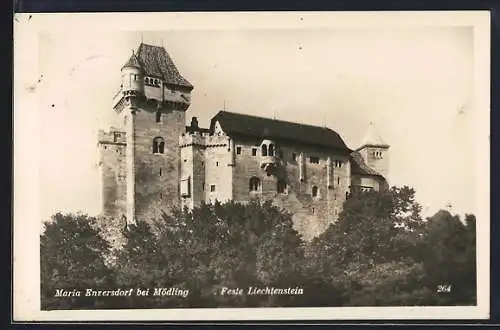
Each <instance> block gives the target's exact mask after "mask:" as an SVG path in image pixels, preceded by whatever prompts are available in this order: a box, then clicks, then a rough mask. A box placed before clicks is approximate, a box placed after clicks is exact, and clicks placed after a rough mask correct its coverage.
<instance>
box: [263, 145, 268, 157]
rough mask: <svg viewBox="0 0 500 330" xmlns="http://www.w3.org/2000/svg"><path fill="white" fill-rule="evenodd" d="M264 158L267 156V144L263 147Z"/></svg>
mask: <svg viewBox="0 0 500 330" xmlns="http://www.w3.org/2000/svg"><path fill="white" fill-rule="evenodd" d="M262 156H267V146H266V145H265V144H263V145H262Z"/></svg>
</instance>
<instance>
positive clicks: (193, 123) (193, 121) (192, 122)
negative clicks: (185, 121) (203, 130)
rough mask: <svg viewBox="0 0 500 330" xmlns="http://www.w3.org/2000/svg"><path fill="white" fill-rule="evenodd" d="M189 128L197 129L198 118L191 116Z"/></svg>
mask: <svg viewBox="0 0 500 330" xmlns="http://www.w3.org/2000/svg"><path fill="white" fill-rule="evenodd" d="M191 129H192V130H197V129H198V118H196V117H193V118H191Z"/></svg>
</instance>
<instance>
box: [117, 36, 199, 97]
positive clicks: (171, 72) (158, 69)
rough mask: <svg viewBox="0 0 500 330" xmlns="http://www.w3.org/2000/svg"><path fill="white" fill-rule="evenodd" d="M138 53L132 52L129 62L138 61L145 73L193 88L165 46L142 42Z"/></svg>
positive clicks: (167, 82)
mask: <svg viewBox="0 0 500 330" xmlns="http://www.w3.org/2000/svg"><path fill="white" fill-rule="evenodd" d="M136 53H137V55H135V54H132V56H131V57H130V59H129V60H128V62H127V64H128V63H132V64H134V65H136V63H135V62H136V61H137V62H138V64H139V65H140V67H141V68H142V70H143V71H144V74H145V75H147V76H153V77H158V78H162V79H163V80H164V81H165V83H166V84H169V85H175V86H181V87H185V88H188V89H190V90H191V89H193V85H192V84H191V83H190V82H189V81H187V79H186V78H184V77H183V76H182V75H181V74H180V73H179V70H177V67H176V66H175V64H174V61H173V60H172V58H171V57H170V55H169V54H168V53H167V51H166V50H165V48H163V47H159V46H153V45H147V44H144V43H141V44H140V45H139V48H138V49H137V52H136ZM134 57H135V59H134ZM127 64H126V65H127Z"/></svg>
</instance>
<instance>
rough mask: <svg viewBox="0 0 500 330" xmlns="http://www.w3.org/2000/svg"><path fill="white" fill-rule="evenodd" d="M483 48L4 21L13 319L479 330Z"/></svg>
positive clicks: (337, 18)
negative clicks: (349, 323)
mask: <svg viewBox="0 0 500 330" xmlns="http://www.w3.org/2000/svg"><path fill="white" fill-rule="evenodd" d="M489 31H490V25H489V13H488V12H486V11H484V12H482V11H463V12H460V11H457V12H369V13H368V12H330V13H329V12H253V13H241V12H240V13H135V14H131V13H121V14H117V13H106V14H22V15H15V17H14V53H15V57H14V60H15V61H14V70H15V74H14V152H15V157H14V161H15V164H14V166H15V170H14V201H15V204H14V219H13V224H14V237H13V240H14V244H13V245H14V251H13V253H14V255H13V260H14V261H13V262H14V265H13V268H14V284H13V286H14V287H13V308H14V309H13V311H14V313H13V316H14V320H15V321H117V320H122V321H147V320H154V321H178V320H192V321H199V320H207V321H217V320H380V319H392V320H394V319H486V318H488V317H489V281H490V278H489V239H490V235H489V224H490V218H489V203H490V201H489V196H490V194H489V173H490V165H489V164H490V162H489V127H490V126H489V111H490V103H489V102H490V101H489V99H490V95H489V93H490V68H489V63H490V44H489V40H490V37H489V33H490V32H489Z"/></svg>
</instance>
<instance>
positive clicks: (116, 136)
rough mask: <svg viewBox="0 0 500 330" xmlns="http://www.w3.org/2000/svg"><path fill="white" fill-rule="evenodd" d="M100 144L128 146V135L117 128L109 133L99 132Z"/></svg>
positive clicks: (111, 129)
mask: <svg viewBox="0 0 500 330" xmlns="http://www.w3.org/2000/svg"><path fill="white" fill-rule="evenodd" d="M98 142H99V143H100V144H123V145H125V144H127V139H126V133H125V132H123V131H120V130H119V129H117V128H113V127H112V128H110V129H109V131H105V130H102V129H101V130H99V132H98Z"/></svg>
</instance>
